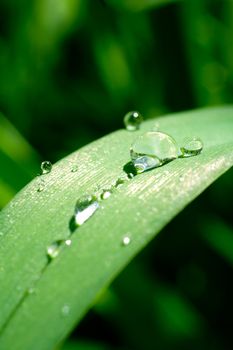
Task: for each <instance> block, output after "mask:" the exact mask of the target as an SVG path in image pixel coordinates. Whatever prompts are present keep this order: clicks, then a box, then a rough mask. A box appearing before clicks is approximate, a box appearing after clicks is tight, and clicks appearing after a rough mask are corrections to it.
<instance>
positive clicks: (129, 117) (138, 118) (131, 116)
mask: <svg viewBox="0 0 233 350" xmlns="http://www.w3.org/2000/svg"><path fill="white" fill-rule="evenodd" d="M142 122H143V117H142V115H141V113H139V112H137V111H131V112H128V113H127V114H126V115H125V117H124V124H125V127H126V129H127V130H129V131H135V130H138V129H139V127H140V125H141V123H142Z"/></svg>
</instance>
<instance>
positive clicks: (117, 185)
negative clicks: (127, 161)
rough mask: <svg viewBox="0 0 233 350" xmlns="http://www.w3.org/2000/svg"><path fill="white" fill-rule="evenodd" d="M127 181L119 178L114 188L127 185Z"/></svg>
mask: <svg viewBox="0 0 233 350" xmlns="http://www.w3.org/2000/svg"><path fill="white" fill-rule="evenodd" d="M125 181H126V180H125V179H123V178H121V177H119V178H118V179H117V180H116V182H115V185H114V187H116V188H117V187H120V186H122V185H123V184H124V183H125Z"/></svg>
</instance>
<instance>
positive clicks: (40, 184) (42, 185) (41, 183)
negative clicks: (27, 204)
mask: <svg viewBox="0 0 233 350" xmlns="http://www.w3.org/2000/svg"><path fill="white" fill-rule="evenodd" d="M44 189H45V181H44V180H43V179H40V181H39V182H38V187H37V192H42V191H44Z"/></svg>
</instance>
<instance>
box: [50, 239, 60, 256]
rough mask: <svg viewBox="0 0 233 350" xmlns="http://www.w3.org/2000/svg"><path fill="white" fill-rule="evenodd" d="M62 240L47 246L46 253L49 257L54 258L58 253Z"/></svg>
mask: <svg viewBox="0 0 233 350" xmlns="http://www.w3.org/2000/svg"><path fill="white" fill-rule="evenodd" d="M61 243H62V241H55V242H53V243H52V244H51V245H50V246H48V247H47V255H48V257H49V258H50V259H54V258H56V257H57V256H58V254H59V253H60V248H61Z"/></svg>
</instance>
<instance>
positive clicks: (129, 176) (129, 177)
mask: <svg viewBox="0 0 233 350" xmlns="http://www.w3.org/2000/svg"><path fill="white" fill-rule="evenodd" d="M134 176H135V175H134V174H133V173H128V174H127V177H128V179H132V178H133V177H134Z"/></svg>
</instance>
